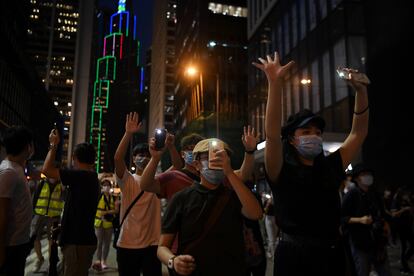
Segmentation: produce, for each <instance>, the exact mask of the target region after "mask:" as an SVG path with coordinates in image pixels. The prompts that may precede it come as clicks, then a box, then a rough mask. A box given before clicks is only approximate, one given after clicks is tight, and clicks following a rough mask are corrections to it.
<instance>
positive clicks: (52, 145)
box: [49, 143, 58, 150]
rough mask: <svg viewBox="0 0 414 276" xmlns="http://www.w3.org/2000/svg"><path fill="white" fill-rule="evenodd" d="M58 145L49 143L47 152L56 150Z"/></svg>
mask: <svg viewBox="0 0 414 276" xmlns="http://www.w3.org/2000/svg"><path fill="white" fill-rule="evenodd" d="M57 145H58V143H50V144H49V150H56V149H57Z"/></svg>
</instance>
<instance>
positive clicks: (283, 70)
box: [252, 52, 294, 81]
mask: <svg viewBox="0 0 414 276" xmlns="http://www.w3.org/2000/svg"><path fill="white" fill-rule="evenodd" d="M259 61H260V63H256V62H252V64H253V65H254V66H256V67H257V68H259V69H260V70H262V71H263V72H264V73H265V74H266V77H267V79H268V81H276V80H279V79H283V78H284V77H285V76H286V74H287V72H288V71H289V69H290V68H291V67H292V66H293V64H294V62H293V61H290V62H289V63H288V64H286V65H283V66H282V65H280V60H279V55H278V54H277V52H275V53H274V57H273V59H272V57H271V56H270V55H267V56H266V60H265V59H263V58H259Z"/></svg>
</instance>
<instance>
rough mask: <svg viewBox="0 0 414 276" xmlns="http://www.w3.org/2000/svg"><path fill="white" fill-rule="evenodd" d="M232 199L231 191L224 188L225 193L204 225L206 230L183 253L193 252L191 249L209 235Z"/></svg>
mask: <svg viewBox="0 0 414 276" xmlns="http://www.w3.org/2000/svg"><path fill="white" fill-rule="evenodd" d="M229 199H230V191H227V190H224V193H223V194H221V195H220V197H219V199H218V201H217V204H216V206H215V207H214V209H213V210H212V212H211V214H210V216H209V217H208V219H207V222H206V223H205V226H204V231H203V232H202V233H201V234H200V236H199V237H198V238H197V239H196V240H195V241H193V242H192V243H190V244H189V245H187V247H186V248H184V250H183V253H184V254H188V253H190V252H191V250H192V249H193V248H194V247H196V246H197V245H198V244H199V243H200V242H201V241H202V240H204V238H205V237H206V236H207V234H208V233H209V232H210V230H211V229H212V228H213V226H214V225H215V224H216V222H217V219H218V218H219V217H220V215H221V214H222V213H223V210H224V207H225V206H226V205H227V202H228V201H229Z"/></svg>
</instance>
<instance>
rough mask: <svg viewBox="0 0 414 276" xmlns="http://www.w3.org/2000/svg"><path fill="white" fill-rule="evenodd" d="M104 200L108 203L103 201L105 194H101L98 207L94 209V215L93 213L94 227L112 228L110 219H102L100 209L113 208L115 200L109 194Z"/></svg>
mask: <svg viewBox="0 0 414 276" xmlns="http://www.w3.org/2000/svg"><path fill="white" fill-rule="evenodd" d="M106 200H107V202H108V203H106V202H105V195H104V194H101V198H100V199H99V202H98V208H97V210H96V215H95V227H96V228H99V227H101V226H102V227H103V228H105V229H108V228H112V221H106V220H105V219H102V217H103V215H102V211H110V210H115V201H114V199H113V197H112V196H109V197H108V198H107V199H106ZM108 205H109V206H108ZM108 207H109V208H108ZM112 215H113V214H112ZM113 216H114V215H113Z"/></svg>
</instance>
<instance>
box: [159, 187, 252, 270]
mask: <svg viewBox="0 0 414 276" xmlns="http://www.w3.org/2000/svg"><path fill="white" fill-rule="evenodd" d="M225 189H227V188H225V187H224V186H223V185H220V186H219V187H218V188H217V189H215V190H209V189H207V188H205V187H204V186H202V185H200V184H199V183H197V184H195V185H193V186H191V187H188V188H185V189H184V190H182V191H180V192H178V193H176V194H175V195H174V197H173V198H172V199H171V201H170V202H169V204H168V207H167V210H166V212H165V214H164V217H163V222H162V230H161V231H162V233H163V234H175V233H178V254H180V253H182V251H183V249H184V248H186V247H187V245H189V244H191V243H192V242H193V241H195V240H197V238H198V237H199V236H200V235H201V234H202V233H203V230H204V228H205V223H206V221H207V220H208V218H209V216H210V214H211V212H212V210H213V208H214V206H215V204H216V203H217V200H218V198H219V195H220V194H222V193H224V192H226V191H225ZM242 231H243V228H242V214H241V203H240V201H239V199H238V197H237V195H236V193H235V192H234V191H231V192H230V199H229V201H228V202H227V205H226V206H225V207H224V209H223V212H222V214H221V215H220V217H219V218H218V219H217V221H216V222H215V225H214V226H213V227H212V228H211V229H210V230H209V233H208V234H207V236H206V237H205V239H204V240H203V241H201V242H200V243H199V244H198V245H197V248H195V249H194V251H193V252H191V253H190V254H191V255H192V256H193V257H194V258H195V261H196V265H197V268H196V271H195V272H194V273H193V274H192V275H209V276H210V275H223V276H224V275H226V276H227V275H245V256H244V240H243V232H242Z"/></svg>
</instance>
